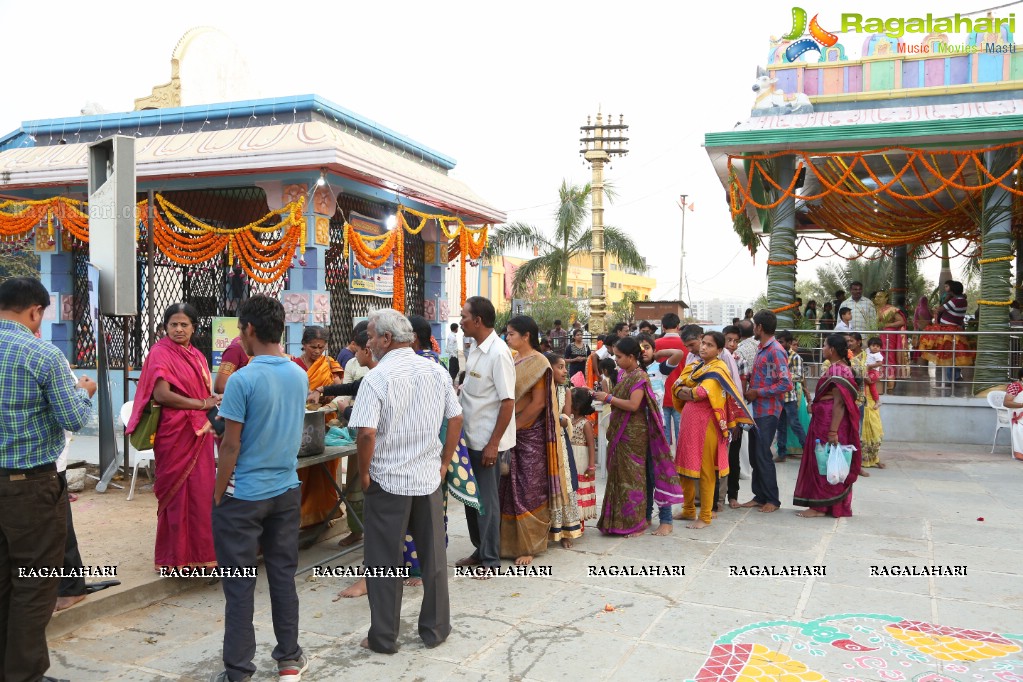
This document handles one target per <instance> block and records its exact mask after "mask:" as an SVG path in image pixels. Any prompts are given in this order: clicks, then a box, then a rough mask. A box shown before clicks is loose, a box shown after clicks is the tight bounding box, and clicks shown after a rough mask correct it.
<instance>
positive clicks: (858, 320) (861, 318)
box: [835, 282, 877, 332]
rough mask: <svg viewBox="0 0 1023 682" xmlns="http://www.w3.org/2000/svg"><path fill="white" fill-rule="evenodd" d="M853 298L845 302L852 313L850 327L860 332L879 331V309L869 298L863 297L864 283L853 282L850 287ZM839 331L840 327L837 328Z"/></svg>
mask: <svg viewBox="0 0 1023 682" xmlns="http://www.w3.org/2000/svg"><path fill="white" fill-rule="evenodd" d="M849 294H850V295H851V298H850V299H849V300H848V301H846V302H845V304H844V305H845V307H846V308H848V309H849V310H851V311H852V322H850V323H849V326H851V327H852V328H853V330H855V331H858V332H869V331H873V330H875V329H877V309H876V308H874V303H873V301H871V300H870V299H869V298H865V297H864V296H863V283H862V282H853V283H852V284H850V285H849ZM835 331H838V327H837V326H836V327H835Z"/></svg>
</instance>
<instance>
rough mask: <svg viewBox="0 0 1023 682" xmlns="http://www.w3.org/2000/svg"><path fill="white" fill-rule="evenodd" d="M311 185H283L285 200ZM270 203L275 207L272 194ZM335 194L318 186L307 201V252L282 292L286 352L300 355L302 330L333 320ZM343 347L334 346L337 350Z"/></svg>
mask: <svg viewBox="0 0 1023 682" xmlns="http://www.w3.org/2000/svg"><path fill="white" fill-rule="evenodd" d="M308 192H309V186H308V185H304V184H296V185H287V186H285V187H283V189H282V193H283V196H282V202H284V203H287V202H290V201H294V200H295V199H296V198H297V197H299V196H309V194H308ZM267 199H268V201H267V203H268V204H270V206H271V208H273V203H272V201H271V200H270V195H269V194H268V195H267ZM334 202H335V195H334V194H333V193H332V192H331V190H330V189H329V188H328V187H317V188H316V191H315V192H314V193H313V196H312V197H311V198H310V201H308V202H306V210H305V218H306V242H305V247H306V248H305V254H304V255H296V256H295V259H294V260H293V261H292V265H291V269H290V270H289V271H288V282H287V285H286V287H285V289H284V291H282V292H281V301H282V303H283V304H284V313H285V327H286V330H287V343H286V344H285V352H286V353H288V354H290V355H298V354H300V353H301V352H302V333H303V331H304V330H305V328H306V327H307V326H310V325H317V326H321V327H326V326H327V325H329V324H330V294H329V292H328V291H327V283H326V268H325V256H326V253H327V249H328V248H330V215H328V212H329V211H331V210H332V209H333V207H334ZM339 350H340V348H331V349H329V351H330V352H331V353H335V354H336V353H337V352H338V351H339Z"/></svg>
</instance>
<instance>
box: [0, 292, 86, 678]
mask: <svg viewBox="0 0 1023 682" xmlns="http://www.w3.org/2000/svg"><path fill="white" fill-rule="evenodd" d="M49 305H50V293H49V292H48V291H47V290H46V287H44V286H43V285H42V283H41V282H40V281H39V280H37V279H30V278H28V277H15V278H13V279H9V280H7V281H6V282H4V283H3V284H0V395H2V396H3V402H2V403H0V467H3V469H4V471H3V475H2V476H0V499H2V504H0V561H2V562H3V566H4V569H3V571H2V572H0V593H2V594H3V599H2V600H0V642H3V645H4V646H2V647H0V680H39V679H41V678H43V674H44V673H45V672H46V669H47V668H49V667H50V657H49V651H48V649H47V646H46V626H47V624H48V623H49V622H50V616H51V615H52V613H53V609H54V606H55V605H56V603H57V590H58V586H59V584H60V578H59V577H57V576H56V575H52V577H18V571H17V568H16V567H17V566H24V567H31V568H46V569H48V571H53V570H54V569H59V568H60V567H61V566H62V565H63V562H64V546H65V544H64V543H65V534H66V532H67V523H68V520H67V519H66V518H65V516H66V514H67V513H68V501H67V486H66V485H64V484H63V483H62V482H61V479H60V477H59V476H58V475H57V466H56V461H57V457H58V456H59V455H60V452H61V450H62V449H63V448H64V443H65V441H64V431H78V430H79V429H81V428H82V427H83V426H85V424H86V423H88V421H89V417H90V416H91V415H92V395H93V393H94V392H95V391H96V382H94V381H93V380H92V379H89V378H88V377H85V376H83V377H82V378H80V379H79V380H78V381H77V382H75V380H74V379H72V378H71V372H69V371H68V364H67V360H66V359H65V358H64V355H63V354H62V353H61V352H60V351H59V350H58V349H57V348H56V347H55V346H53V345H52V344H50V343H47V342H46V341H43V340H41V339H37V338H35V337H34V336H33V334H34V333H36V332H38V331H39V330H40V328H41V327H42V323H43V314H44V312H45V311H46V308H47V307H49ZM48 679H52V678H48Z"/></svg>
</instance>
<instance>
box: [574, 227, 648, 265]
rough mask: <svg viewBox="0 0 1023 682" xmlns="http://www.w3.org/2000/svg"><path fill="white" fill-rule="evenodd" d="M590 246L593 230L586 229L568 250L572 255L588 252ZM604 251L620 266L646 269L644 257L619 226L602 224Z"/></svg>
mask: <svg viewBox="0 0 1023 682" xmlns="http://www.w3.org/2000/svg"><path fill="white" fill-rule="evenodd" d="M592 246H593V231H592V230H586V231H585V232H583V233H582V234H581V235H579V239H577V240H576V241H575V242H574V243H573V244H572V246H570V247H569V252H570V253H571V254H572V255H573V256H574V255H576V254H578V253H588V252H589V251H590V249H591V248H592ZM604 251H605V252H606V253H607V254H608V255H609V256H613V257H614V259H615V260H617V261H618V263H619V264H621V265H622V267H625V268H629V269H630V270H638V271H643V270H646V269H647V263H646V259H645V258H643V256H642V254H640V252H639V249H638V248H637V247H636V242H634V241H633V240H632V237H630V236H629V235H627V234H625V232H623V231H622V229H621V228H619V227H615V226H614V225H605V226H604Z"/></svg>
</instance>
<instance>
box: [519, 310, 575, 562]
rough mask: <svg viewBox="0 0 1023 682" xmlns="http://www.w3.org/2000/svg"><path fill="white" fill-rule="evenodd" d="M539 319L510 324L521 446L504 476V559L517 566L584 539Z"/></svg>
mask: <svg viewBox="0 0 1023 682" xmlns="http://www.w3.org/2000/svg"><path fill="white" fill-rule="evenodd" d="M538 336H539V327H537V324H536V321H535V320H533V318H531V317H528V316H526V315H519V316H516V317H513V318H512V319H510V320H508V328H507V337H506V339H507V343H508V347H509V348H510V349H511V350H512V351H514V352H515V354H516V355H515V431H516V433H515V447H514V448H513V449H512V451H511V453H510V457H509V460H510V461H509V469H508V472H507V474H506V475H504V474H502V476H501V487H500V497H501V556H502V557H504V558H506V559H515V563H516V564H517V565H520V566H523V565H527V564H529V563H531V562H532V561H533V557H534V556H536V555H537V554H542V553H544V552H545V551H547V541H548V540H551V541H553V542H558V541H560V540H562V539H568V540H571V538H577V537H579V536H580V535H582V529H581V526H580V522H579V507H578V504H577V503H576V496H575V493H574V491H573V490H572V483H571V481H570V480H569V471H568V468H567V464H568V461H567V458H566V456H565V443H564V440H563V439H562V438H561V429H560V428H559V414H558V410H557V395H556V392H555V387H554V381H553V372H552V370H551V364H550V362H548V360H547V358H545V357H544V356H543V354H542V353H540V350H539V345H540V344H539V342H538V341H537V337H538Z"/></svg>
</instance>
